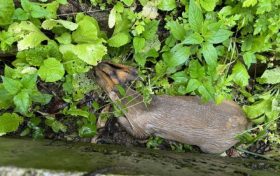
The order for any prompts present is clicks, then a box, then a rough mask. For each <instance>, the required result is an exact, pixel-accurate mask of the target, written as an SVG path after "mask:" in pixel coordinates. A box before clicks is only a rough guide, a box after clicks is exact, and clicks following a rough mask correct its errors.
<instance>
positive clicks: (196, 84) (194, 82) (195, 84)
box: [186, 79, 202, 93]
mask: <svg viewBox="0 0 280 176" xmlns="http://www.w3.org/2000/svg"><path fill="white" fill-rule="evenodd" d="M201 85H202V83H201V82H200V81H198V80H197V79H190V80H189V82H188V85H187V88H186V93H190V92H193V91H195V90H196V89H198V88H199V87H200V86H201Z"/></svg>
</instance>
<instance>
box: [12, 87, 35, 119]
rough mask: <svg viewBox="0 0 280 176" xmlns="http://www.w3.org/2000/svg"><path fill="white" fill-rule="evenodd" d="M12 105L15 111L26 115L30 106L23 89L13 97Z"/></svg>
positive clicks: (26, 93) (27, 95)
mask: <svg viewBox="0 0 280 176" xmlns="http://www.w3.org/2000/svg"><path fill="white" fill-rule="evenodd" d="M13 100H14V104H15V105H16V111H18V112H20V113H21V114H26V113H27V112H28V108H29V107H30V106H31V100H30V97H29V94H28V92H27V91H25V89H23V90H22V91H21V92H19V93H18V94H17V95H16V96H14V99H13Z"/></svg>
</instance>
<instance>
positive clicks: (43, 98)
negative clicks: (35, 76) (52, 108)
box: [30, 90, 52, 105]
mask: <svg viewBox="0 0 280 176" xmlns="http://www.w3.org/2000/svg"><path fill="white" fill-rule="evenodd" d="M30 97H31V99H32V101H33V102H36V103H41V104H42V105H46V104H48V103H49V102H50V101H51V99H52V95H49V94H43V93H41V92H39V91H38V90H35V91H33V92H32V93H31V95H30Z"/></svg>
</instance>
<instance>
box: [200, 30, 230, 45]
mask: <svg viewBox="0 0 280 176" xmlns="http://www.w3.org/2000/svg"><path fill="white" fill-rule="evenodd" d="M231 35H232V32H231V31H229V30H226V29H219V30H218V31H217V32H214V33H213V34H212V35H210V36H207V38H206V41H208V42H209V43H213V44H217V43H222V42H224V41H225V40H227V39H229V37H230V36H231Z"/></svg>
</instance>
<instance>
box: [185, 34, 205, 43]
mask: <svg viewBox="0 0 280 176" xmlns="http://www.w3.org/2000/svg"><path fill="white" fill-rule="evenodd" d="M202 42H203V37H201V35H200V34H199V33H197V32H195V33H192V34H190V35H188V36H187V37H186V38H185V39H184V41H183V42H182V43H184V44H191V45H194V44H201V43H202Z"/></svg>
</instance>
